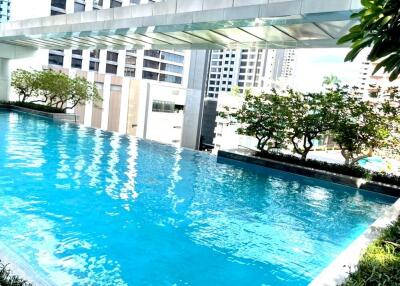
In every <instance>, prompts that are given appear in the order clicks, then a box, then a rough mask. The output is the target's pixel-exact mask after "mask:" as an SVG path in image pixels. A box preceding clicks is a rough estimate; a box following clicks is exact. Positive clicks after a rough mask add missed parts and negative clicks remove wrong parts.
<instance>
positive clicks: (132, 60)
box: [125, 55, 136, 66]
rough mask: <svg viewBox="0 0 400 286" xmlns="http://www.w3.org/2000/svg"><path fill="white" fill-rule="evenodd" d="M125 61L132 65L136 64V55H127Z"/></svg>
mask: <svg viewBox="0 0 400 286" xmlns="http://www.w3.org/2000/svg"><path fill="white" fill-rule="evenodd" d="M125 63H126V64H127V65H132V66H134V65H136V57H134V56H129V55H127V56H126V60H125Z"/></svg>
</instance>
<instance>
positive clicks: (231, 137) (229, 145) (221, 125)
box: [213, 92, 257, 152]
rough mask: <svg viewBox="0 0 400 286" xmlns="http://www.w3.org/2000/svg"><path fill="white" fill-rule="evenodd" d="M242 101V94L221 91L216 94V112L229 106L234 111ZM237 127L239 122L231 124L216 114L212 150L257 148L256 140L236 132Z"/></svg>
mask: <svg viewBox="0 0 400 286" xmlns="http://www.w3.org/2000/svg"><path fill="white" fill-rule="evenodd" d="M243 101H244V97H243V95H232V94H230V93H227V92H222V93H220V94H219V96H218V104H217V112H223V111H225V107H229V110H230V111H235V110H237V109H239V108H240V107H241V106H242V104H243ZM239 127H240V125H239V124H232V123H231V122H230V120H229V119H227V118H222V117H221V116H217V118H216V126H215V131H214V133H215V137H214V141H213V143H214V146H215V147H214V150H213V152H217V151H218V150H220V149H223V150H229V149H238V148H246V149H252V150H255V149H256V148H257V140H256V139H255V138H253V137H249V136H245V135H239V134H237V132H236V131H237V129H238V128H239Z"/></svg>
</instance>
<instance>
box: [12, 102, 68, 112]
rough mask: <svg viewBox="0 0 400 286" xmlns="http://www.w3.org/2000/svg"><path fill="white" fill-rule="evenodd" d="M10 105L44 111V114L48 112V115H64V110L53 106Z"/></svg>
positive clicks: (24, 103) (16, 103)
mask: <svg viewBox="0 0 400 286" xmlns="http://www.w3.org/2000/svg"><path fill="white" fill-rule="evenodd" d="M10 104H11V105H16V106H20V107H25V108H30V109H34V110H39V111H44V112H50V113H65V112H64V110H62V109H61V108H57V107H53V106H47V105H42V104H36V103H33V102H19V101H16V102H10Z"/></svg>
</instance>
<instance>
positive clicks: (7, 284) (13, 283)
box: [0, 261, 32, 286]
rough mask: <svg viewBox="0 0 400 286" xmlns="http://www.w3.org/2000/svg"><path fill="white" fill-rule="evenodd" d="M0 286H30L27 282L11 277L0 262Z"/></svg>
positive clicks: (9, 272)
mask: <svg viewBox="0 0 400 286" xmlns="http://www.w3.org/2000/svg"><path fill="white" fill-rule="evenodd" d="M0 285H1V286H32V284H30V283H28V282H27V281H25V280H23V279H21V278H19V277H17V276H15V275H13V274H12V273H11V271H10V270H9V269H7V266H6V265H4V264H2V263H1V261H0Z"/></svg>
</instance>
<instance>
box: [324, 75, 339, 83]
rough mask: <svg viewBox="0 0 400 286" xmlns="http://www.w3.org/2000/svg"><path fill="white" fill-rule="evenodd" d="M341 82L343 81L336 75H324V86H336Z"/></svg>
mask: <svg viewBox="0 0 400 286" xmlns="http://www.w3.org/2000/svg"><path fill="white" fill-rule="evenodd" d="M341 82H342V81H341V80H340V79H339V78H338V77H337V76H336V75H330V76H324V78H323V81H322V86H334V85H338V84H340V83H341Z"/></svg>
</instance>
